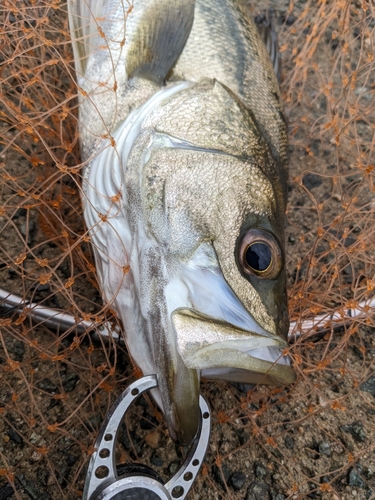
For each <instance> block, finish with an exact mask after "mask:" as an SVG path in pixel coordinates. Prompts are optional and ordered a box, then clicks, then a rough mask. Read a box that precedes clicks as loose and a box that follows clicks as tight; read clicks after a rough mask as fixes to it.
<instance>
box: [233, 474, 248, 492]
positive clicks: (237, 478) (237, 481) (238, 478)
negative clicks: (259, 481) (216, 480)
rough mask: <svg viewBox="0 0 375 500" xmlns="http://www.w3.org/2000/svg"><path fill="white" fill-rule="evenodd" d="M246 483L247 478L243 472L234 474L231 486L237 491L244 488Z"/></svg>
mask: <svg viewBox="0 0 375 500" xmlns="http://www.w3.org/2000/svg"><path fill="white" fill-rule="evenodd" d="M245 481H246V476H245V474H244V473H243V472H241V471H238V472H234V473H233V474H232V475H231V477H230V484H231V485H232V486H233V488H234V489H235V490H236V491H238V490H240V489H241V488H242V486H243V485H244V484H245Z"/></svg>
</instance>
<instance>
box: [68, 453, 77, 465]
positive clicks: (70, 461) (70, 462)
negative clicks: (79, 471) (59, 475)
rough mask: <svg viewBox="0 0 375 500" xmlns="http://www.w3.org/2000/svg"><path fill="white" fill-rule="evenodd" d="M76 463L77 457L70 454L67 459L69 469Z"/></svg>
mask: <svg viewBox="0 0 375 500" xmlns="http://www.w3.org/2000/svg"><path fill="white" fill-rule="evenodd" d="M76 462H77V457H76V456H75V455H73V454H72V453H70V454H69V455H68V456H67V457H66V465H67V466H68V467H72V466H73V465H74V464H75V463H76Z"/></svg>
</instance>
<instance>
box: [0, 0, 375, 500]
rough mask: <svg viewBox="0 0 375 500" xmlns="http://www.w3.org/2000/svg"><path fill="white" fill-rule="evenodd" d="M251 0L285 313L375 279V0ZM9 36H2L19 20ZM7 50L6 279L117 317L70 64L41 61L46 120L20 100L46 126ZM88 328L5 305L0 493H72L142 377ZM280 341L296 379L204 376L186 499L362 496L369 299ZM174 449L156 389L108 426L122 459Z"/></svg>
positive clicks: (346, 294) (159, 463)
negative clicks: (203, 443)
mask: <svg viewBox="0 0 375 500" xmlns="http://www.w3.org/2000/svg"><path fill="white" fill-rule="evenodd" d="M31 3H32V2H31ZM254 4H255V2H252V4H251V5H250V8H251V12H252V15H254V16H256V15H258V14H259V13H263V14H264V13H265V12H267V13H268V14H269V13H271V16H272V19H273V22H274V26H275V29H276V31H277V32H278V39H279V45H280V51H281V56H282V62H283V80H282V91H283V95H284V100H285V103H286V115H287V119H288V123H289V130H290V147H289V152H290V181H289V207H288V221H287V246H286V252H287V255H288V266H287V267H288V280H289V298H290V312H291V318H292V320H296V321H297V322H298V321H302V320H303V319H304V318H309V317H312V316H314V315H315V314H323V313H333V312H334V311H342V310H343V307H344V306H348V307H349V304H352V303H353V304H354V303H358V302H360V301H362V300H366V299H368V297H370V296H371V292H372V289H373V287H374V286H375V282H374V270H375V266H374V264H375V260H374V255H373V248H374V231H373V228H374V227H375V225H374V207H373V192H374V190H373V180H372V179H373V171H372V169H373V165H374V151H373V149H374V144H375V141H374V123H375V121H374V115H375V112H374V95H375V94H374V92H375V77H374V74H375V72H374V69H375V68H374V64H373V56H371V54H372V55H373V54H374V50H373V43H374V27H375V17H374V14H375V11H374V7H373V4H371V3H370V2H359V1H357V2H355V1H353V2H350V1H348V2H342V1H341V2H339V1H338V0H335V1H333V2H324V1H319V2H315V1H314V2H309V1H307V0H300V1H296V2H289V1H287V0H282V1H274V2H271V1H270V2H261V3H257V4H256V5H254ZM9 5H10V6H11V7H9ZM9 5H5V4H4V7H3V8H2V9H3V10H2V11H0V13H1V15H2V19H3V20H4V26H6V30H7V29H8V28H9V27H10V28H9V29H8V31H9V30H10V29H16V28H17V26H18V24H17V23H18V22H20V21H19V19H20V17H19V16H20V15H21V14H20V13H19V11H17V9H16V7H15V4H12V3H11V2H10V3H9ZM25 5H26V2H25ZM27 5H28V4H27ZM57 6H58V3H56V8H53V9H52V8H49V9H46V10H44V11H43V15H47V16H49V19H50V21H49V26H50V28H51V33H59V36H58V37H57V35H56V34H54V35H53V36H55V37H57V38H58V40H59V43H60V42H61V43H60V45H59V46H60V47H63V49H61V50H63V52H62V53H63V54H65V52H64V51H67V52H66V54H67V55H66V57H67V58H69V57H70V56H69V53H70V52H69V51H70V49H69V45H68V43H65V42H64V38H61V37H60V35H61V33H63V34H64V33H65V41H66V40H67V38H66V16H64V11H65V7H64V5H60V6H58V7H57ZM266 9H268V10H267V11H266ZM269 9H271V10H269ZM25 12H29V11H28V10H26V11H25ZM23 15H24V16H26V15H29V14H23ZM40 15H42V11H40ZM12 16H13V17H12ZM25 19H26V18H22V22H23V24H22V27H23V28H22V29H23V30H24V27H25V26H26V24H25V23H26V21H25ZM33 22H34V20H33V19H31V18H30V19H29V18H27V23H28V24H27V26H28V27H27V29H30V30H31V31H32V30H33V29H34V27H35V28H36V29H37V26H38V25H37V23H35V26H33ZM61 23H62V28H61ZM319 23H320V24H319ZM20 26H21V24H20ZM56 26H60V28H59V29H60V31H56V32H55V31H54V30H55V27H56ZM17 29H18V28H17ZM6 30H5V31H6ZM20 30H21V28H20ZM64 30H65V31H64ZM21 31H22V30H21ZM33 36H36V35H35V34H34V35H33ZM62 36H63V35H62ZM52 38H53V37H52ZM11 41H12V43H13V44H14V45H12V47H13V48H12V50H15V49H14V47H15V46H16V47H18V45H17V43H18V41H17V39H16V36H14V38H12V40H11ZM314 44H315V45H314ZM46 46H47V47H48V43H47V44H46ZM313 48H314V50H313ZM33 50H34V48H33ZM35 50H37V49H35ZM38 50H39V49H38ZM40 50H41V51H42V52H41V54H43V50H44V49H43V48H42V49H40ZM46 50H47V49H46ZM46 54H50V52H46ZM32 57H33V55H32V54H31V53H30V61H31V60H32ZM48 57H50V61H53V56H50V55H49V56H48ZM299 57H300V59H298V58H299ZM11 59H12V57H11V56H10V49H9V47H8V48H7V46H6V44H4V45H3V46H1V59H0V61H1V65H2V66H1V68H2V73H1V74H0V77H1V75H3V77H4V80H3V82H2V92H3V93H4V94H3V95H5V93H6V92H8V94H9V101H7V100H4V102H3V104H2V105H1V113H2V115H1V116H2V117H3V121H2V123H1V124H0V127H1V128H0V169H1V172H0V173H1V179H2V181H1V190H0V199H1V211H0V224H1V225H0V280H1V287H3V288H5V289H7V290H9V291H11V292H13V293H17V294H18V295H21V296H22V297H24V298H25V299H26V300H29V301H33V302H38V303H41V304H44V305H46V306H49V307H54V308H58V309H63V310H68V311H70V312H71V313H72V314H74V315H75V316H76V317H78V316H80V317H84V318H85V319H90V320H98V321H102V320H104V319H108V320H110V321H115V318H114V317H113V313H112V312H111V311H110V310H109V309H108V308H106V307H105V306H103V305H102V302H101V297H100V293H99V291H98V287H97V284H96V280H95V269H94V267H93V265H92V262H93V260H92V255H91V250H90V246H89V244H88V243H87V241H86V240H85V237H84V234H85V229H84V226H83V221H82V214H81V208H80V203H79V174H77V172H78V171H77V169H75V168H74V167H75V166H76V165H78V164H79V153H78V147H77V141H76V136H75V135H74V130H73V129H74V125H75V118H74V117H75V116H76V100H75V99H74V95H73V94H74V92H75V87H74V84H73V83H72V81H71V79H70V77H69V68H71V65H69V64H67V66H66V67H63V66H58V65H56V67H55V66H54V65H53V63H50V67H52V69H53V70H54V71H55V73H53V75H54V76H53V77H51V80H49V83H48V84H46V85H45V87H44V90H43V92H45V94H44V93H43V95H40V94H39V97H38V98H39V99H40V100H41V101H40V102H41V103H42V104H41V106H42V105H46V106H47V104H48V106H49V109H54V108H53V106H56V112H54V113H53V114H52V113H51V114H50V115H51V116H48V120H50V121H48V120H47V118H46V119H45V117H44V115H43V109H42V108H41V109H40V110H39V109H38V110H37V111H38V112H40V115H38V114H37V112H35V115H33V117H34V118H35V119H36V118H38V116H39V120H40V123H43V125H42V126H41V130H42V131H43V130H44V131H45V137H46V139H45V141H44V142H43V141H40V140H39V139H38V137H39V136H38V133H37V131H38V130H39V129H36V128H33V126H32V127H31V129H32V131H31V132H30V133H29V132H28V131H27V127H28V126H29V125H30V123H31V125H32V124H33V123H34V122H32V119H31V118H30V123H29V122H27V120H25V123H22V120H21V121H20V120H19V116H25V117H26V116H29V114H28V113H29V112H30V113H31V111H30V109H31V110H32V109H34V108H32V105H31V104H30V106H31V107H28V101H27V96H28V95H29V94H28V92H31V90H29V86H31V84H29V83H28V81H30V78H31V76H30V71H29V72H27V71H25V73H22V72H20V74H18V73H17V72H16V71H14V70H13V71H12V70H10V72H9V64H10V63H9V64H8V63H7V61H11ZM7 64H8V65H7ZM32 64H34V66H32ZM38 64H39V63H38ZM38 64H36V63H35V62H34V63H30V65H31V66H30V67H31V68H34V69H33V72H32V73H33V75H32V76H34V74H36V75H37V76H38V75H39V76H40V77H41V78H42V76H43V74H44V73H42V72H41V73H40V74H39V73H38V70H37V69H36V68H38V67H39V66H38ZM59 68H60V69H59ZM23 69H25V67H24V66H23ZM371 69H372V71H371ZM43 71H44V69H43ZM354 73H355V77H354V76H353V75H354ZM21 74H22V75H23V74H25V75H27V78H28V79H29V80H25V79H22V77H21V76H20V75H21ZM51 89H52V90H53V92H52V90H51ZM67 89H68V90H67ZM30 95H31V94H30ZM20 96H22V99H23V101H22V104H20V105H18V103H19V102H21V99H20ZM51 96H52V97H51ZM17 99H18V100H17ZM35 99H36V98H35ZM43 99H45V101H44V100H43ZM63 101H64V106H65V108H66V109H67V111H66V109H65V108H64V106H60V104H59V103H60V102H63ZM11 102H14V103H15V104H16V106H15V107H17V110H18V114H17V113H16V112H15V110H14V109H13V108H12V105H11V104H9V103H11ZM44 102H46V103H47V104H43V103H44ZM65 112H66V115H69V116H70V117H71V119H70V121H69V122H68V121H67V120H68V119H67V118H66V115H64V113H65ZM30 116H31V115H30ZM9 117H12V119H10V118H9ZM17 117H18V118H17ZM72 117H73V118H72ZM16 118H17V120H16ZM34 118H33V119H34ZM44 119H45V122H44V121H43V120H44ZM12 120H13V121H12ZM31 125H30V126H31ZM47 125H48V127H50V129H51V130H53V131H54V132H53V133H51V134H52V135H48V134H49V133H50V132H49V130H50V129H49V128H47ZM22 127H23V128H22ZM72 130H73V131H72ZM47 132H48V133H47ZM28 134H29V135H28ZM53 134H55V135H53ZM56 144H59V146H58V147H57V146H56ZM21 145H22V147H21ZM46 151H47V153H48V154H46ZM51 152H52V153H51ZM51 157H53V159H54V160H55V161H54V162H52V163H51V161H49V162H48V161H47V160H46V158H49V160H50V159H51ZM59 165H60V167H61V165H67V168H66V169H62V168H60V167H59ZM350 301H352V302H350ZM91 333H92V332H91ZM91 333H90V332H87V333H85V334H80V333H79V332H78V331H77V330H75V329H74V328H73V329H71V330H70V331H68V332H65V333H63V332H54V331H51V330H49V329H47V328H46V327H45V326H43V325H41V324H39V325H38V324H32V323H31V322H30V320H29V318H28V317H27V316H26V315H25V314H23V313H21V314H20V312H19V311H5V310H4V308H1V303H0V341H1V342H0V374H1V375H0V376H1V379H0V380H1V383H0V500H5V499H9V500H13V499H22V500H28V499H33V500H36V499H38V500H39V499H41V500H48V499H52V498H54V499H67V500H68V499H69V500H75V499H78V498H80V497H81V495H82V489H83V484H84V479H85V474H86V470H87V465H88V460H89V458H90V454H91V453H92V450H93V444H94V441H95V438H96V435H97V433H98V430H99V428H100V424H101V422H102V421H103V418H104V417H105V415H106V413H107V412H108V410H109V408H110V405H111V404H112V403H113V401H114V400H115V399H116V397H117V396H118V395H119V394H121V392H122V391H123V390H124V388H125V387H126V386H127V385H128V384H129V383H130V382H131V381H133V380H134V379H135V378H136V376H137V370H136V369H135V368H134V367H133V365H132V362H131V360H129V357H128V355H127V353H126V349H125V348H124V347H123V346H122V345H119V344H117V343H116V342H115V341H108V340H103V339H100V338H99V339H98V338H97V336H96V337H93V336H92V334H91ZM294 340H295V341H294ZM290 352H291V356H292V358H293V360H294V366H295V367H296V371H297V373H298V374H299V377H298V381H297V383H296V384H295V385H294V386H292V387H285V388H281V389H272V388H267V387H264V386H258V387H255V388H250V387H247V386H244V385H240V384H237V385H233V384H227V383H224V382H210V381H203V382H202V394H203V395H204V396H205V398H206V400H207V401H208V403H209V405H210V407H211V409H212V413H213V426H212V435H211V440H210V446H209V452H208V454H207V456H206V459H205V463H204V465H203V468H202V471H201V473H200V474H199V477H198V479H197V481H196V482H195V484H194V486H193V488H192V492H191V493H190V494H189V495H188V498H189V499H190V500H193V499H194V500H211V499H212V500H213V499H221V498H226V499H228V498H230V499H233V500H245V499H246V500H284V499H305V498H306V499H309V498H311V499H314V498H316V499H324V500H328V499H329V500H341V499H342V500H349V499H354V498H355V499H358V500H362V499H363V500H365V499H366V500H370V499H374V498H375V452H374V449H375V336H374V313H373V312H372V311H371V309H369V310H364V316H363V317H361V318H359V319H358V320H356V321H353V322H352V323H350V324H349V325H347V326H346V327H342V328H341V329H336V330H333V329H328V331H327V332H325V333H321V334H319V332H318V333H317V332H316V331H311V332H310V333H309V334H308V335H307V336H305V337H303V338H301V339H292V345H291V349H290ZM186 452H187V450H184V449H180V448H179V447H177V446H176V445H174V444H173V442H172V441H171V440H170V439H169V437H168V434H167V430H166V427H165V425H164V423H163V421H162V418H161V417H160V414H159V412H158V411H157V409H156V408H155V407H154V405H153V403H152V401H151V399H149V398H147V397H146V398H143V397H142V398H140V399H139V400H138V401H137V402H136V404H135V405H134V407H133V408H132V410H131V412H130V413H129V415H128V416H127V419H126V422H124V423H123V424H122V426H121V429H120V434H119V440H118V446H117V462H118V464H119V465H120V469H119V470H120V471H121V465H123V464H125V463H131V462H137V463H142V464H144V465H147V466H150V467H152V468H153V469H154V470H155V471H156V472H157V473H158V474H159V475H160V476H161V478H162V479H163V480H164V481H167V480H168V479H169V478H170V477H171V476H172V475H173V474H174V473H175V472H176V470H177V469H178V467H179V465H180V464H181V463H182V461H183V457H184V455H185V454H186Z"/></svg>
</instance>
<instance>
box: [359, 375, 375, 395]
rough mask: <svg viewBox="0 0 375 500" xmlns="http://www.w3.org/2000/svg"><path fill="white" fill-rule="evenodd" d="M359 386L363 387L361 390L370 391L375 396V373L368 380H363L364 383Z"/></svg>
mask: <svg viewBox="0 0 375 500" xmlns="http://www.w3.org/2000/svg"><path fill="white" fill-rule="evenodd" d="M359 388H360V389H361V391H364V392H368V393H370V394H371V396H374V397H375V374H374V375H371V377H370V378H368V379H367V380H366V382H363V384H361V385H360V386H359Z"/></svg>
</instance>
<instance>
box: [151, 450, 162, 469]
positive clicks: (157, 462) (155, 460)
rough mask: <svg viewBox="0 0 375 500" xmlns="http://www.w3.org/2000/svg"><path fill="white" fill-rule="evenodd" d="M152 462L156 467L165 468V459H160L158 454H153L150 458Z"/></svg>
mask: <svg viewBox="0 0 375 500" xmlns="http://www.w3.org/2000/svg"><path fill="white" fill-rule="evenodd" d="M150 462H151V463H152V464H153V465H156V467H163V459H162V458H161V457H159V455H157V454H156V453H153V454H152V455H151V458H150Z"/></svg>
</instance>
